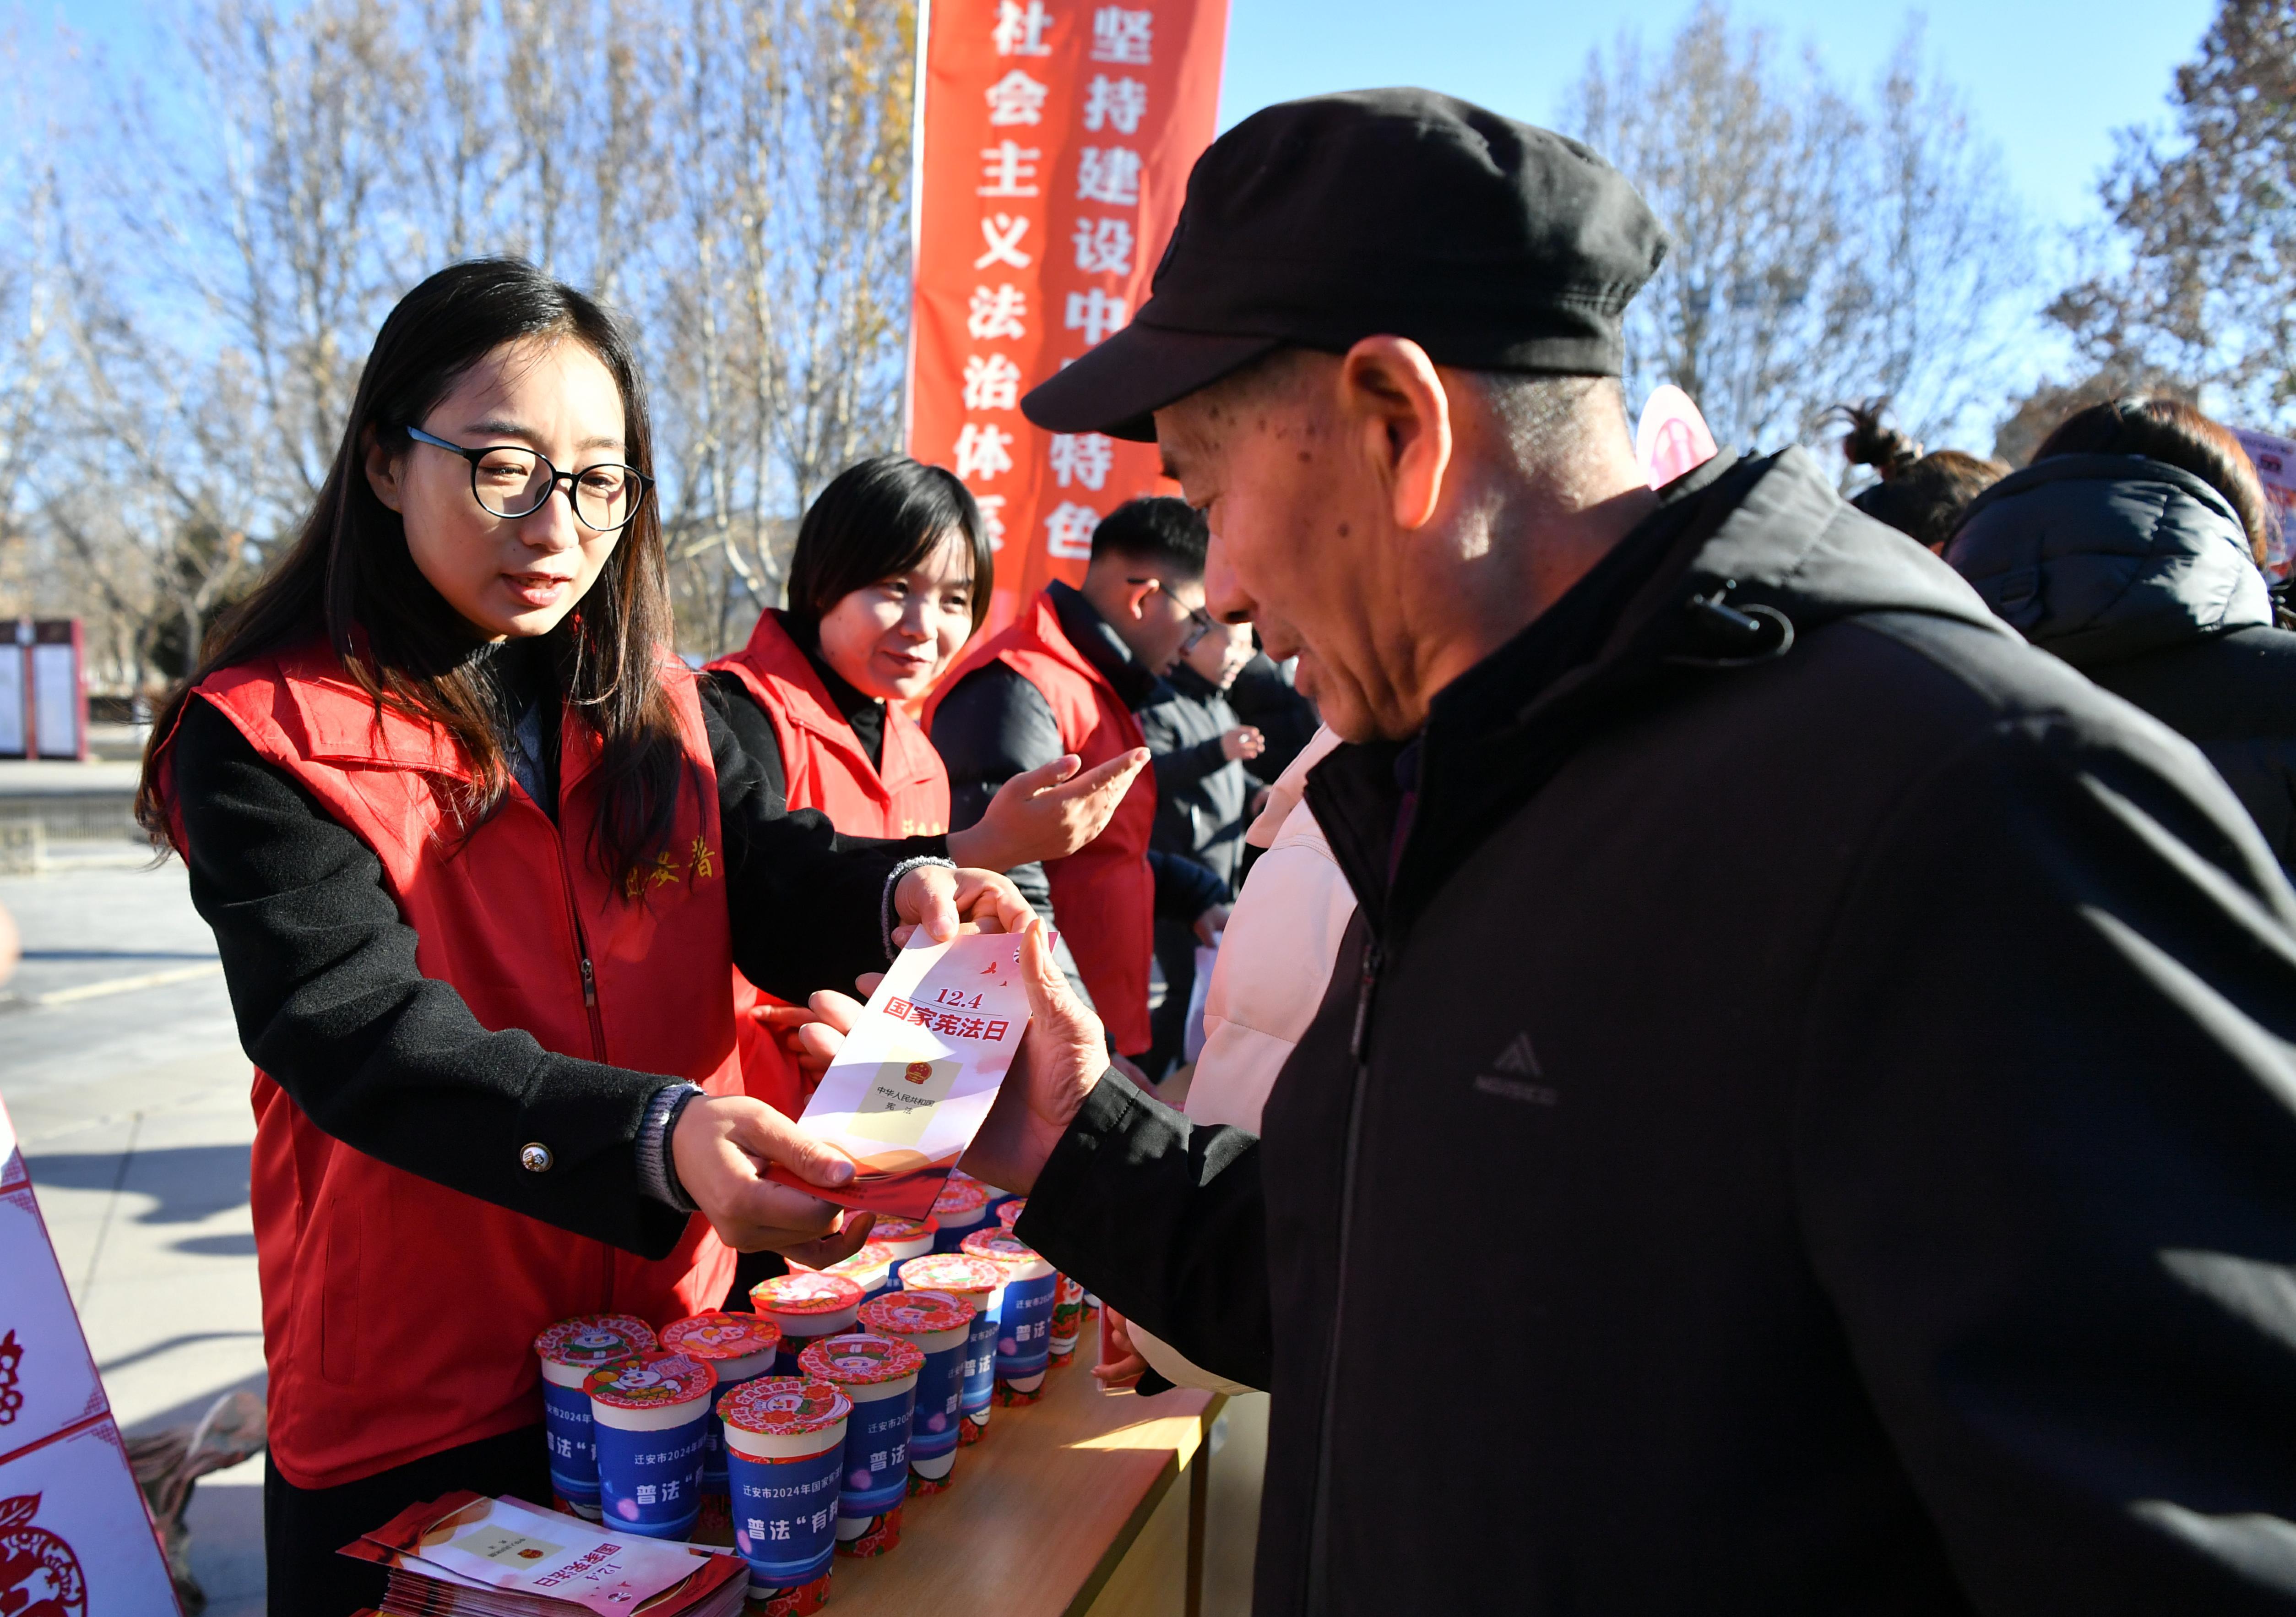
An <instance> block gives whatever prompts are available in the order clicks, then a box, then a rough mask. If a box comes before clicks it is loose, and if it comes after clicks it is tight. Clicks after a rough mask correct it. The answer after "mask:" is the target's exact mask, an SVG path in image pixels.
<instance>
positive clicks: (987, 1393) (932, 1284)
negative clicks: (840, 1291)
mask: <svg viewBox="0 0 2296 1617" xmlns="http://www.w3.org/2000/svg"><path fill="white" fill-rule="evenodd" d="M901 1288H902V1290H904V1291H910V1292H946V1293H948V1294H949V1295H950V1296H952V1297H957V1298H962V1299H963V1300H964V1301H966V1302H969V1303H971V1304H972V1309H973V1317H972V1328H971V1330H970V1331H968V1332H967V1333H966V1335H965V1340H964V1381H963V1383H962V1386H961V1388H960V1390H959V1393H958V1400H959V1401H958V1409H959V1412H960V1417H961V1418H960V1424H959V1425H958V1428H957V1441H959V1442H962V1443H966V1444H972V1443H977V1442H979V1441H980V1437H981V1433H983V1432H986V1431H987V1430H988V1410H989V1406H990V1405H991V1404H992V1403H993V1402H994V1401H995V1399H996V1309H997V1305H998V1303H1000V1302H1002V1301H1004V1296H1005V1270H1004V1268H1003V1267H1002V1266H1001V1265H998V1264H996V1263H992V1262H990V1261H989V1260H988V1259H986V1258H968V1257H966V1256H965V1255H964V1253H962V1252H929V1253H927V1254H926V1255H925V1256H924V1257H922V1258H912V1259H910V1260H908V1261H907V1262H906V1263H904V1264H903V1265H901Z"/></svg>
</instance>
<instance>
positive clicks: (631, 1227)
mask: <svg viewBox="0 0 2296 1617" xmlns="http://www.w3.org/2000/svg"><path fill="white" fill-rule="evenodd" d="M702 694H703V701H702V716H703V719H704V722H705V723H706V725H707V726H708V728H709V746H710V752H711V754H712V756H713V758H714V760H715V763H716V767H717V806H718V814H719V817H720V821H721V824H722V825H723V827H724V832H725V838H726V900H727V908H728V911H729V914H730V919H731V921H732V923H733V943H734V963H735V964H738V965H739V966H740V967H741V968H742V972H743V973H744V974H745V975H747V976H748V977H749V978H750V981H753V982H756V983H758V985H759V986H761V987H763V988H766V989H769V990H770V991H772V992H774V993H775V994H779V995H780V996H782V997H783V998H785V999H790V1000H792V1001H795V1002H797V1003H799V1004H802V1003H803V1002H804V999H805V997H806V996H807V995H808V994H809V993H811V992H812V991H813V990H814V989H820V988H835V989H844V990H846V991H848V992H851V991H852V987H853V978H854V977H855V976H856V975H857V974H858V973H862V972H868V971H878V970H881V969H883V966H884V962H885V953H884V943H883V935H882V920H881V911H880V904H881V898H882V893H883V888H884V882H885V877H886V876H887V874H889V873H890V871H891V869H892V867H893V866H894V865H895V864H896V863H897V862H898V861H899V860H900V859H902V858H909V857H913V856H914V855H917V854H928V853H930V854H937V855H946V853H947V839H946V838H942V837H916V838H911V839H909V840H908V841H899V842H878V841H862V840H859V839H853V838H840V837H839V836H837V835H835V834H834V833H832V830H831V829H830V825H829V822H828V821H827V820H826V819H824V818H823V817H821V816H820V815H818V814H815V813H811V812H806V813H800V814H792V815H787V816H784V815H783V806H782V800H781V794H780V792H778V790H774V789H770V788H768V786H767V783H766V781H765V778H764V776H762V774H761V773H760V772H759V770H758V767H757V766H756V765H755V764H754V763H753V762H751V760H750V759H749V758H748V757H747V756H746V755H744V754H743V753H742V750H741V748H740V746H739V745H738V744H737V743H735V741H734V735H733V732H732V730H731V729H730V728H729V727H728V726H727V724H726V715H725V712H724V710H723V705H722V703H723V698H722V696H721V695H720V694H717V693H715V692H713V691H712V689H711V687H710V686H709V685H708V684H707V683H706V682H705V683H704V685H703V686H702ZM539 734H540V735H544V736H545V737H548V738H550V740H551V741H552V742H553V743H554V740H555V736H556V734H557V728H556V725H555V724H554V722H553V723H551V724H547V725H544V726H540V730H539ZM172 751H173V759H174V767H175V792H176V798H177V800H178V801H180V802H181V804H182V806H183V815H184V826H185V829H186V831H187V832H188V833H189V837H188V841H189V842H190V846H191V851H190V854H189V856H188V858H187V860H186V863H187V864H188V865H189V866H190V871H191V889H192V901H193V904H194V905H195V906H196V907H198V909H199V912H200V915H201V917H202V918H204V919H205V920H206V921H207V923H208V924H209V926H211V927H213V928H214V929H215V934H216V947H217V952H218V953H219V954H220V955H221V956H223V967H224V981H225V986H226V987H227V988H228V989H230V992H231V1004H232V1012H233V1014H234V1016H235V1017H236V1018H237V1020H238V1024H239V1038H240V1043H241V1045H242V1047H244V1048H245V1049H246V1051H247V1054H248V1056H249V1058H250V1060H252V1061H253V1062H254V1063H256V1064H257V1065H258V1066H259V1067H261V1068H262V1069H263V1070H264V1071H266V1072H268V1073H269V1074H270V1075H271V1076H272V1077H273V1078H274V1079H276V1080H277V1081H278V1083H279V1086H280V1087H281V1088H283V1089H284V1090H286V1092H287V1094H288V1096H290V1097H291V1099H293V1101H294V1102H295V1104H297V1105H298V1106H299V1107H301V1108H302V1109H303V1111H304V1112H305V1113H306V1114H307V1116H308V1117H309V1118H310V1119H311V1120H312V1121H313V1122H315V1123H316V1124H317V1125H318V1126H319V1127H320V1128H321V1129H325V1130H326V1131H327V1133H329V1134H330V1135H332V1136H333V1137H335V1138H337V1139H339V1140H341V1141H342V1142H343V1143H344V1144H345V1145H350V1146H352V1147H354V1148H356V1149H357V1150H359V1151H363V1152H365V1153H367V1154H368V1155H369V1156H372V1157H375V1158H378V1159H380V1160H381V1161H386V1162H389V1164H391V1166H393V1167H394V1168H401V1169H404V1170H406V1171H407V1172H409V1173H414V1174H420V1175H421V1176H422V1178H426V1179H431V1180H434V1181H436V1182H437V1183H439V1184H441V1185H444V1186H447V1187H448V1188H450V1189H454V1190H459V1191H462V1192H463V1193H464V1194H468V1195H473V1196H477V1197H479V1198H480V1199H481V1200H483V1201H488V1202H495V1203H496V1204H497V1205H499V1206H503V1207H507V1208H510V1209H511V1210H512V1211H515V1212H522V1213H526V1214H528V1215H529V1216H530V1217H532V1218H537V1219H542V1220H543V1221H544V1222H545V1223H549V1224H554V1225H556V1226H558V1227H560V1228H562V1229H569V1230H572V1231H573V1232H574V1233H575V1234H577V1235H590V1236H593V1237H594V1238H596V1239H598V1240H601V1241H606V1242H611V1244H614V1245H616V1246H620V1247H624V1248H627V1250H629V1251H631V1252H637V1253H640V1254H641V1255H643V1256H645V1257H651V1258H659V1257H661V1256H663V1255H664V1254H666V1253H667V1252H668V1251H669V1250H670V1248H672V1247H673V1246H675V1245H676V1244H677V1241H678V1239H679V1237H680V1236H682V1235H684V1234H685V1229H686V1226H687V1223H688V1215H686V1214H685V1213H681V1212H677V1211H673V1210H672V1209H671V1208H670V1207H669V1206H668V1205H667V1204H666V1203H664V1202H659V1201H655V1200H653V1199H652V1198H651V1197H650V1196H648V1195H647V1194H645V1193H644V1188H643V1186H642V1185H641V1183H640V1178H639V1171H638V1163H637V1158H636V1151H635V1145H636V1142H637V1137H638V1131H639V1127H640V1124H641V1123H642V1121H643V1120H644V1115H645V1109H646V1105H647V1103H648V1102H650V1101H651V1100H652V1098H653V1096H654V1095H655V1094H656V1092H658V1091H659V1090H660V1089H661V1088H664V1087H665V1086H667V1085H669V1084H671V1083H674V1082H677V1081H681V1080H678V1079H671V1078H667V1077H663V1076H661V1075H660V1074H656V1073H651V1072H642V1071H630V1070H628V1069H626V1068H621V1067H612V1066H607V1065H604V1064H603V1063H598V1062H593V1061H584V1060H582V1059H580V1058H578V1057H576V1056H571V1055H559V1054H557V1053H555V1052H553V1051H549V1050H545V1049H544V1048H543V1047H541V1046H540V1045H539V1044H537V1043H536V1042H535V1039H534V1038H533V1036H532V1035H531V1034H529V1033H527V1032H525V1031H523V1030H520V1029H516V1028H504V1029H497V1030H488V1029H487V1028H484V1027H481V1026H480V1023H479V1022H478V1020H477V1019H476V1018H475V1017H473V1016H472V1015H471V1009H470V1006H469V1005H466V1004H464V1003H463V997H462V996H461V995H460V994H459V993H457V992H456V991H455V989H454V988H453V986H452V985H450V984H447V983H444V982H438V981H431V980H430V979H429V978H427V977H425V976H423V975H422V970H421V968H420V967H419V966H418V965H417V964H415V957H414V946H415V934H414V929H413V928H411V927H409V926H408V925H407V924H406V921H405V920H404V918H402V917H401V915H400V914H399V911H398V905H397V903H396V902H395V901H394V900H393V899H392V898H391V896H390V892H389V889H388V888H387V887H385V886H384V884H383V879H382V866H381V862H380V861H379V860H378V859H377V858H375V856H374V852H373V850H372V849H370V848H369V847H368V846H367V845H366V844H365V842H363V841H360V840H359V838H358V837H357V834H356V833H353V832H351V831H350V830H348V828H346V827H345V826H344V825H342V824H341V822H340V821H338V820H336V819H335V818H333V817H332V816H331V815H329V814H328V813H327V811H326V810H325V808H323V807H321V806H320V804H319V802H318V800H317V799H316V798H314V797H313V796H312V795H311V794H310V792H307V790H306V789H305V788H304V787H303V785H302V784H301V783H299V782H298V781H297V780H296V779H295V778H294V777H293V776H291V775H289V774H288V773H287V772H286V771H285V770H283V769H282V768H280V767H277V766H275V765H274V764H272V763H270V762H268V761H266V759H263V758H262V757H261V756H260V755H258V753H257V752H256V751H255V749H254V748H253V747H252V746H250V744H249V743H248V742H247V740H246V738H245V737H244V736H242V735H240V733H239V731H238V730H237V729H236V728H235V727H234V726H233V724H232V722H231V720H229V719H228V718H225V717H224V716H223V715H222V714H221V713H219V712H217V710H215V709H214V708H212V707H210V706H209V704H208V703H206V702H201V701H198V700H193V701H192V702H187V703H185V704H184V716H183V721H182V723H181V724H180V725H179V726H177V728H176V735H175V740H174V742H173V743H172ZM549 751H551V752H552V753H553V754H554V752H555V747H554V745H552V746H551V747H550V748H549ZM546 761H547V762H548V763H549V764H550V765H551V766H552V767H551V769H550V770H549V771H547V773H550V774H554V761H555V760H554V757H553V758H552V759H548V760H546ZM512 897H513V898H514V897H515V895H512ZM792 916H803V917H805V923H804V924H803V925H792V924H791V917H792ZM536 1138H543V1139H547V1140H549V1141H550V1142H551V1143H552V1145H553V1149H554V1150H555V1152H556V1153H557V1158H558V1161H557V1162H556V1164H555V1165H554V1166H553V1169H552V1170H551V1171H550V1172H548V1173H546V1174H537V1173H529V1172H526V1171H525V1170H522V1169H521V1167H520V1166H519V1160H518V1151H519V1146H520V1145H521V1143H522V1142H524V1141H527V1140H531V1139H536Z"/></svg>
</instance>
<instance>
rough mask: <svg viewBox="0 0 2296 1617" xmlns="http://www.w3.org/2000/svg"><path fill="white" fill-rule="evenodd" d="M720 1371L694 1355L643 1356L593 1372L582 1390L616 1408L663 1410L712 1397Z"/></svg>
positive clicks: (592, 1399)
mask: <svg viewBox="0 0 2296 1617" xmlns="http://www.w3.org/2000/svg"><path fill="white" fill-rule="evenodd" d="M716 1385H717V1371H715V1370H713V1369H711V1368H710V1367H709V1365H707V1364H706V1363H704V1362H703V1361H702V1360H701V1359H699V1358H694V1357H693V1354H691V1353H677V1352H657V1353H641V1354H639V1355H638V1356H637V1357H636V1358H626V1359H624V1360H623V1361H622V1362H621V1363H620V1364H618V1365H601V1366H599V1367H598V1368H596V1369H594V1370H593V1371H591V1372H590V1377H589V1379H588V1380H587V1381H586V1382H584V1383H582V1390H583V1391H586V1392H587V1393H588V1394H589V1395H590V1399H591V1401H592V1402H594V1403H600V1404H604V1405H606V1406H607V1407H608V1408H613V1409H662V1408H669V1407H670V1406H672V1405H675V1404H685V1403H692V1402H693V1400H694V1399H700V1398H707V1397H709V1391H710V1389H711V1388H713V1387H715V1386H716Z"/></svg>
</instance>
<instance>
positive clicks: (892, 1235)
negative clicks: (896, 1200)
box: [869, 1213, 940, 1241]
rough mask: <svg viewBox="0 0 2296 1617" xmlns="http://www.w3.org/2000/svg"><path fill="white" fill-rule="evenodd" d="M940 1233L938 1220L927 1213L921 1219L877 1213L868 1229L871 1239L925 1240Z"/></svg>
mask: <svg viewBox="0 0 2296 1617" xmlns="http://www.w3.org/2000/svg"><path fill="white" fill-rule="evenodd" d="M939 1233H940V1220H939V1219H936V1218H934V1217H933V1216H932V1215H931V1213H927V1214H926V1215H925V1216H924V1217H923V1218H922V1219H896V1218H893V1217H891V1216H890V1215H889V1214H885V1213H879V1214H878V1215H877V1222H876V1224H875V1225H874V1226H873V1227H871V1229H870V1231H869V1239H871V1240H872V1241H925V1240H930V1239H931V1238H932V1237H933V1236H934V1235H939Z"/></svg>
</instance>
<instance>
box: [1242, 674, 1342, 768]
mask: <svg viewBox="0 0 2296 1617" xmlns="http://www.w3.org/2000/svg"><path fill="white" fill-rule="evenodd" d="M1227 705H1228V706H1230V707H1231V708H1234V710H1235V716H1236V718H1237V719H1238V720H1239V721H1241V722H1242V723H1244V724H1248V725H1251V726H1253V727H1255V728H1256V729H1258V730H1259V734H1260V737H1261V739H1263V740H1264V741H1266V742H1267V751H1264V752H1262V753H1261V754H1260V755H1259V757H1258V758H1256V759H1253V760H1252V773H1253V774H1255V775H1257V776H1259V777H1260V779H1261V780H1263V781H1272V780H1274V779H1275V777H1276V776H1279V775H1281V774H1283V771H1284V770H1286V769H1288V768H1290V767H1292V759H1295V758H1297V757H1299V756H1300V753H1301V752H1302V751H1305V750H1306V748H1307V745H1308V743H1309V742H1311V741H1313V740H1315V739H1316V730H1317V729H1318V728H1320V727H1321V726H1322V724H1323V720H1322V719H1320V718H1317V717H1316V704H1315V703H1314V702H1309V701H1308V699H1307V698H1306V697H1305V696H1302V695H1300V693H1299V692H1298V691H1297V690H1296V689H1294V688H1293V686H1292V681H1291V680H1290V679H1288V678H1286V677H1284V674H1283V667H1282V665H1281V664H1279V663H1277V662H1276V661H1275V660H1274V659H1272V658H1270V657H1269V656H1268V655H1267V653H1265V652H1255V653H1252V658H1251V661H1250V662H1247V663H1245V664H1244V665H1243V672H1242V673H1241V674H1238V675H1237V676H1236V677H1235V683H1234V685H1230V686H1228V688H1227Z"/></svg>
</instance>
